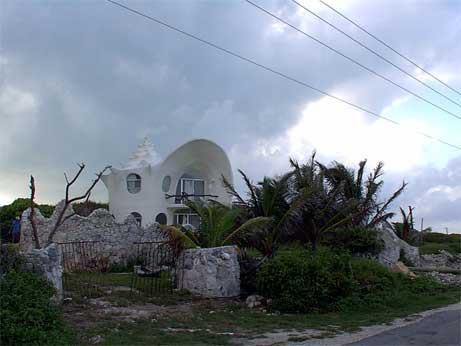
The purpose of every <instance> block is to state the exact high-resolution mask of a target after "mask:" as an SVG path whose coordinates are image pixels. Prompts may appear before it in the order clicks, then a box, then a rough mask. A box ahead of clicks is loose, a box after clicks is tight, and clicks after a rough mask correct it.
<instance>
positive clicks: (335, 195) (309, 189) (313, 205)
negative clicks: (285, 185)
mask: <svg viewBox="0 0 461 346" xmlns="http://www.w3.org/2000/svg"><path fill="white" fill-rule="evenodd" d="M315 154H316V153H315V152H314V153H313V154H312V156H311V158H310V160H309V161H308V162H306V163H305V164H302V165H300V164H299V163H298V162H297V161H295V160H293V159H290V164H291V167H292V169H293V170H292V173H291V184H290V194H291V196H292V199H296V198H297V199H300V198H302V204H301V205H300V212H299V213H298V215H297V218H296V219H295V224H296V228H295V229H296V233H295V235H294V237H295V238H297V239H299V240H301V241H308V242H309V243H310V244H311V247H312V250H313V251H315V250H316V249H317V244H318V243H319V241H320V239H321V237H322V235H323V234H324V233H325V232H327V231H329V230H330V229H333V228H335V227H339V226H341V225H343V224H345V223H346V222H348V221H349V220H350V218H351V217H350V212H351V206H350V205H347V206H345V205H344V204H342V203H341V198H342V196H341V193H340V192H341V191H342V189H343V186H344V182H342V181H340V180H338V182H337V184H336V185H329V184H328V183H327V180H326V177H325V174H324V172H323V171H322V170H321V169H320V166H319V164H318V163H317V162H316V161H315ZM300 196H303V197H300Z"/></svg>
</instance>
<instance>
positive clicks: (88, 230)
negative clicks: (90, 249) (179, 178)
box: [21, 202, 163, 264]
mask: <svg viewBox="0 0 461 346" xmlns="http://www.w3.org/2000/svg"><path fill="white" fill-rule="evenodd" d="M62 207H63V202H61V203H59V204H58V205H57V206H56V208H55V210H54V212H53V215H52V216H51V217H50V218H45V217H43V216H42V215H41V214H40V212H39V211H37V213H36V216H35V219H36V223H37V227H38V230H39V239H40V245H41V246H42V247H43V246H45V245H46V243H47V239H48V235H49V234H50V232H51V228H52V227H53V225H54V224H55V220H56V218H57V216H58V212H59V211H60V210H62ZM72 213H73V210H72V207H71V206H70V207H69V208H68V210H67V211H66V215H70V214H72ZM29 215H30V209H27V210H26V211H24V213H23V214H22V218H21V248H22V249H23V251H24V252H30V251H31V250H32V249H33V248H34V243H33V236H32V226H31V223H30V220H29ZM159 240H163V237H162V236H161V233H160V232H159V226H158V224H152V225H150V226H148V227H146V228H143V227H139V226H138V225H137V223H136V220H135V219H134V217H132V216H129V217H127V219H126V220H125V222H123V223H117V222H116V221H115V219H114V217H113V216H112V215H111V214H110V213H109V212H108V211H107V210H105V209H97V210H95V211H93V212H92V213H91V214H90V215H89V216H87V217H83V216H79V215H74V216H72V217H70V218H69V219H68V220H67V221H66V222H65V223H64V224H63V225H61V227H60V228H59V229H58V231H57V232H56V234H55V236H54V238H53V241H54V242H56V243H68V242H76V241H97V242H101V244H102V245H103V248H102V249H101V251H102V253H103V254H104V256H106V257H108V258H109V262H110V263H119V264H125V263H126V262H127V261H128V260H129V259H130V258H131V257H134V256H135V255H136V248H135V247H134V246H133V243H135V242H145V241H159Z"/></svg>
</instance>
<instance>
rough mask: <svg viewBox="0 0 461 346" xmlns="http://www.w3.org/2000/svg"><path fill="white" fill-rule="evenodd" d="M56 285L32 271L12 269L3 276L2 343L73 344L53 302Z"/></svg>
mask: <svg viewBox="0 0 461 346" xmlns="http://www.w3.org/2000/svg"><path fill="white" fill-rule="evenodd" d="M53 295H54V288H53V287H52V286H51V285H50V284H49V283H48V281H46V279H44V278H41V277H39V276H37V275H36V274H32V273H19V272H16V271H10V272H8V273H6V274H5V275H4V276H3V277H2V278H1V279H0V297H1V298H0V320H1V321H2V323H1V324H0V338H1V344H2V345H69V344H72V343H73V342H72V340H71V339H70V338H71V336H70V335H69V333H68V332H67V330H66V329H65V326H64V324H63V321H62V319H61V315H60V311H59V310H58V309H57V308H56V307H55V306H53V305H52V303H51V301H50V300H51V298H52V296H53Z"/></svg>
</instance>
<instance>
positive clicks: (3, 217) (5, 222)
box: [0, 198, 54, 241]
mask: <svg viewBox="0 0 461 346" xmlns="http://www.w3.org/2000/svg"><path fill="white" fill-rule="evenodd" d="M29 207H30V199H29V198H17V199H16V200H14V202H13V203H11V204H9V205H4V206H2V207H1V208H0V230H1V234H2V240H3V241H9V239H8V233H9V231H10V228H11V222H12V221H13V219H14V218H15V217H16V216H21V214H22V212H23V211H24V210H26V209H27V208H29ZM37 208H38V209H39V210H40V212H41V213H42V215H43V216H45V217H50V216H51V214H52V213H53V210H54V206H52V205H48V204H37Z"/></svg>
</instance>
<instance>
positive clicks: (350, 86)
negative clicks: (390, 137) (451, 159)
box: [0, 1, 461, 202]
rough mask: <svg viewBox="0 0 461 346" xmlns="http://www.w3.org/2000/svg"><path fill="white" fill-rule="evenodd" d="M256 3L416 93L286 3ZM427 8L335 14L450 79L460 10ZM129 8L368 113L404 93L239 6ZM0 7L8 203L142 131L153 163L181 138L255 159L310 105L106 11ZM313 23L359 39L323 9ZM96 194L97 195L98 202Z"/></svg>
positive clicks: (93, 6) (271, 82)
mask: <svg viewBox="0 0 461 346" xmlns="http://www.w3.org/2000/svg"><path fill="white" fill-rule="evenodd" d="M260 4H262V5H263V6H264V7H267V8H268V9H270V10H271V11H274V12H276V13H278V14H280V15H282V16H283V17H284V18H287V19H290V21H292V22H293V23H294V24H297V25H301V26H303V28H305V29H306V30H307V31H309V32H311V33H312V34H315V35H317V36H318V37H320V38H321V39H323V40H325V41H326V42H328V43H330V44H334V45H335V47H338V48H339V49H342V50H345V51H347V52H348V53H349V54H351V56H353V57H355V58H360V59H361V61H363V62H364V63H366V64H369V65H370V66H372V67H374V68H376V69H378V70H379V71H380V72H381V73H384V74H386V75H387V76H389V77H392V78H399V80H400V81H402V83H403V84H404V85H411V86H412V87H413V89H414V90H419V91H420V92H422V91H421V88H420V87H419V86H417V85H416V84H414V83H412V82H410V81H408V80H406V79H405V78H402V76H401V75H400V74H399V73H398V72H395V71H393V70H392V69H391V68H389V67H388V66H386V65H385V64H383V63H381V62H379V61H377V60H376V59H375V58H374V57H372V56H370V55H369V54H366V53H364V52H363V50H360V49H359V48H357V47H354V45H353V44H352V43H351V42H349V41H347V40H345V39H344V38H343V37H341V36H340V35H339V34H337V33H334V32H332V31H330V30H329V29H328V28H327V27H325V26H322V25H321V24H320V23H319V22H318V20H316V19H315V18H312V17H309V15H307V14H305V13H304V14H301V13H300V12H299V10H298V9H297V8H296V7H294V6H293V5H292V4H288V3H286V2H282V1H274V2H266V1H264V2H260ZM425 4H426V5H425V6H422V5H420V4H419V2H413V1H408V2H404V3H401V2H393V1H391V2H384V1H379V2H366V3H362V2H361V3H360V5H359V4H358V3H355V4H354V3H352V4H351V6H350V7H348V8H347V9H346V10H345V11H347V13H348V14H349V15H350V16H351V17H353V18H356V19H358V20H359V21H360V22H361V23H363V24H364V25H365V26H366V27H368V28H370V29H371V30H372V31H374V32H379V33H380V36H382V37H383V38H384V39H385V40H388V41H389V42H392V44H394V45H395V46H396V47H397V48H399V49H402V50H404V51H408V47H409V46H411V52H410V53H411V56H414V57H417V58H418V59H419V61H423V62H424V64H425V66H428V67H429V68H436V69H439V70H440V71H442V72H443V73H447V74H450V73H451V74H453V73H455V72H456V71H458V70H459V68H460V65H459V61H458V57H459V55H460V54H461V47H459V46H454V45H453V42H459V41H461V36H460V35H461V30H460V29H459V28H460V25H459V24H460V18H461V17H460V14H459V13H461V4H460V3H459V2H457V1H446V2H427V3H425ZM129 5H130V6H132V7H134V8H136V9H139V10H141V11H144V12H146V13H149V14H152V15H155V16H156V17H158V18H161V19H163V20H165V21H167V22H169V23H171V24H173V25H177V26H178V27H181V28H184V29H185V30H187V31H190V32H192V33H195V34H197V35H199V36H202V37H204V38H206V39H208V40H210V41H213V42H216V43H218V44H220V45H223V46H225V47H226V48H229V49H231V50H235V51H236V52H238V53H241V54H243V55H246V56H249V57H252V58H254V59H255V60H257V61H259V62H261V63H263V64H266V65H268V66H271V67H274V68H276V69H278V70H280V71H283V72H285V73H287V74H289V75H292V76H295V77H297V78H299V79H301V80H305V81H309V82H310V83H312V84H313V85H315V86H317V87H320V88H323V89H325V90H327V91H333V92H338V93H339V94H341V95H343V96H344V97H346V98H349V99H351V100H353V101H355V102H360V103H361V104H362V105H364V106H366V107H368V108H370V109H373V110H376V111H380V110H382V109H383V108H384V107H386V106H388V105H389V103H390V102H391V101H392V100H393V99H394V98H396V97H398V96H403V95H404V94H403V93H402V92H401V91H399V90H398V89H395V88H394V87H391V86H389V85H387V84H386V83H385V82H383V81H381V80H379V79H377V78H376V77H373V76H370V75H369V74H368V73H366V72H364V71H363V70H361V69H360V68H358V67H356V66H354V65H351V64H350V63H349V62H347V61H344V60H343V59H342V58H340V57H338V56H335V55H333V54H332V53H331V52H329V51H327V50H325V49H323V48H320V47H319V46H318V45H317V44H315V43H313V42H311V41H309V40H308V39H306V38H304V37H303V36H301V35H300V34H299V33H296V32H293V31H292V30H290V29H289V28H283V27H280V26H277V27H273V26H272V24H274V23H276V22H274V21H273V20H272V19H271V18H270V17H268V16H267V15H265V14H263V13H261V12H259V11H258V10H256V9H255V8H253V7H251V6H249V5H248V4H246V3H245V2H243V1H220V2H212V1H196V2H182V1H173V2H171V1H158V2H147V1H135V2H130V3H129ZM1 6H2V8H1V12H2V15H1V18H0V20H1V22H2V50H1V51H0V59H1V60H0V64H2V68H3V69H2V71H3V73H2V85H1V86H0V102H2V101H1V100H2V96H1V95H3V98H4V99H5V100H6V99H8V100H9V101H8V104H7V106H8V107H3V110H0V116H1V118H2V119H1V120H2V127H1V132H2V133H4V135H3V136H2V138H3V139H0V144H2V146H3V145H4V147H5V148H6V149H3V150H2V153H1V154H0V158H1V160H0V170H1V175H2V177H1V182H0V184H1V186H0V189H1V190H3V192H4V193H5V194H8V195H11V196H13V195H17V194H24V193H27V175H28V174H29V173H31V172H34V174H36V175H39V176H40V178H41V179H40V182H41V183H42V186H43V188H42V189H43V190H42V191H41V198H42V199H44V200H48V201H53V202H54V201H56V200H57V199H59V198H60V196H61V192H60V190H61V186H62V178H61V174H62V172H63V171H71V170H72V169H73V168H74V163H75V161H85V162H87V163H88V167H89V170H91V171H93V170H94V171H96V170H97V169H99V167H102V166H103V165H105V164H106V163H112V164H117V163H118V162H120V161H123V160H125V159H126V157H127V156H128V155H129V154H130V152H131V151H132V150H133V149H134V147H135V145H136V144H137V143H138V142H139V140H140V138H141V137H143V136H145V135H148V136H150V137H151V138H152V140H153V141H154V143H155V144H156V145H157V147H158V149H159V152H160V153H162V154H163V155H166V154H167V153H168V152H169V151H170V150H172V149H173V148H174V147H175V146H177V145H179V144H181V143H182V142H184V141H185V140H188V139H192V138H196V137H206V138H210V139H212V140H215V141H216V142H218V143H219V144H220V145H222V146H223V147H224V148H225V149H226V150H228V151H229V152H231V153H232V158H233V160H235V161H236V164H239V165H240V164H242V163H250V161H251V160H250V158H252V157H255V158H256V159H257V158H258V157H259V156H258V155H257V154H254V152H255V151H256V150H257V149H258V143H259V142H260V141H266V142H267V141H271V139H272V138H276V137H277V136H280V135H281V134H282V133H284V132H285V131H286V130H287V129H289V128H290V127H292V126H293V125H294V124H295V123H296V122H297V121H298V119H299V117H300V110H301V109H302V107H303V106H304V105H305V104H306V103H307V102H308V101H313V100H317V99H319V95H316V94H314V93H313V92H311V91H309V90H306V89H303V88H300V87H299V86H297V85H294V84H292V83H290V82H288V81H285V80H282V79H280V78H278V77H276V76H274V75H271V74H268V73H267V72H264V71H261V70H259V69H257V68H255V67H253V66H250V65H248V64H245V63H244V62H241V61H238V60H235V59H233V58H231V57H229V56H227V55H224V54H223V53H222V52H218V51H215V50H212V49H211V48H208V47H204V46H202V45H201V44H199V43H197V42H195V41H192V40H190V39H187V38H184V37H182V36H180V35H178V34H177V33H174V32H170V31H168V30H166V29H164V28H162V27H160V26H158V25H156V24H154V23H152V22H150V21H147V20H145V19H143V18H140V17H138V16H135V15H133V14H130V13H127V12H125V11H122V10H121V9H119V8H117V7H115V6H113V5H110V4H108V3H106V2H104V1H79V2H73V3H69V2H61V1H49V2H46V3H43V2H28V3H25V2H17V1H3V2H2V5H1ZM316 8H318V7H316ZM321 13H322V14H323V15H325V16H326V17H327V18H328V19H330V20H331V21H333V22H334V23H335V24H338V25H340V26H342V27H344V28H347V29H348V30H349V31H350V32H353V33H355V34H357V35H358V36H359V37H361V38H363V39H364V40H365V39H366V40H368V39H367V38H365V37H363V36H362V35H361V34H360V33H359V32H357V31H356V30H355V29H354V28H352V27H350V26H348V25H346V24H345V23H344V22H343V21H341V20H340V19H338V18H337V17H335V16H333V15H332V14H331V13H330V12H328V11H322V12H321ZM422 18H423V19H424V20H422ZM276 24H277V23H276ZM277 25H278V24H277ZM277 28H278V29H279V30H280V31H277V30H276V29H277ZM367 42H370V41H367ZM370 44H371V45H374V44H373V43H372V42H370ZM380 49H381V48H380ZM456 68H458V70H456ZM458 83H459V81H458ZM5 95H6V96H5ZM377 95H379V97H377ZM5 102H6V101H5ZM12 102H13V103H14V102H16V103H20V104H25V105H26V106H27V107H25V108H24V107H23V108H19V109H18V107H16V106H14V105H12V104H11V103H12ZM2 105H3V103H2ZM15 107H16V108H15ZM319 116H321V115H319ZM18 119H22V120H18ZM370 121H371V120H370ZM332 125H334V124H332ZM12 143H13V144H14V145H11V144H12ZM245 147H246V148H248V150H244V149H243V148H245ZM281 150H282V151H283V148H281ZM273 166H274V167H272V168H263V166H259V165H258V167H251V169H250V170H251V173H252V174H253V175H254V176H255V178H258V177H260V176H262V175H263V174H271V173H273V172H276V171H277V170H279V169H282V167H283V165H282V164H281V163H280V162H274V163H273ZM266 167H267V166H266ZM89 176H90V175H87V176H86V177H88V178H89ZM430 184H432V182H431V183H429V185H430ZM429 185H425V187H421V189H422V190H423V189H425V188H427V186H429ZM422 190H421V191H422ZM104 196H105V193H104V189H103V187H99V188H98V191H97V194H96V197H97V198H100V199H103V198H105V197H104Z"/></svg>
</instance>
